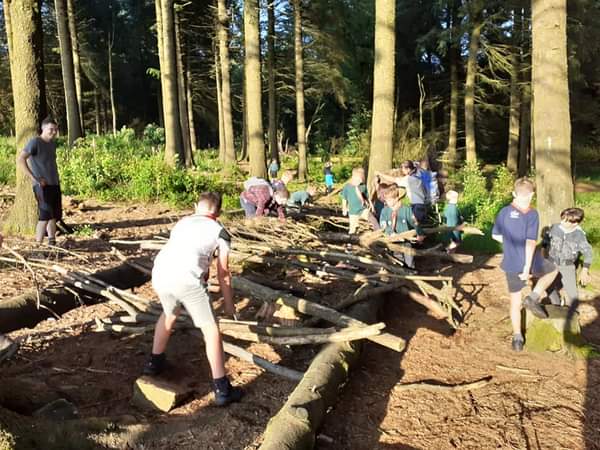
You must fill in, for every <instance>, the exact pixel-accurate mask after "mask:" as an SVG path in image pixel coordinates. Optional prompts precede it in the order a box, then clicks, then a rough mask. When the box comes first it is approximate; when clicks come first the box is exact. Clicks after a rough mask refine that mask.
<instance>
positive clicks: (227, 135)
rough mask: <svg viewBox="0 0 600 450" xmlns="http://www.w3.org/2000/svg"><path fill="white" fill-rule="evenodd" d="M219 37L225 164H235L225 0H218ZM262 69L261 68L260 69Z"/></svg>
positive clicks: (227, 20) (227, 23) (227, 22)
mask: <svg viewBox="0 0 600 450" xmlns="http://www.w3.org/2000/svg"><path fill="white" fill-rule="evenodd" d="M217 37H218V40H219V65H218V66H219V67H220V69H221V70H220V77H221V79H220V81H221V97H220V98H221V108H222V113H223V141H221V142H223V149H224V150H223V151H224V153H223V157H224V160H223V164H224V166H225V167H227V166H228V165H231V164H235V141H234V135H233V113H232V109H231V80H230V65H231V64H230V62H229V14H228V12H227V7H226V4H225V0H217ZM259 70H260V69H259Z"/></svg>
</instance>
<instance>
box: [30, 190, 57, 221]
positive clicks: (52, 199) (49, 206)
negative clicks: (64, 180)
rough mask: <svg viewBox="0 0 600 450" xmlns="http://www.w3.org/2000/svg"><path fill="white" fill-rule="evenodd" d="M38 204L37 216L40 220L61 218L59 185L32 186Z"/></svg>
mask: <svg viewBox="0 0 600 450" xmlns="http://www.w3.org/2000/svg"><path fill="white" fill-rule="evenodd" d="M33 193H34V194H35V199H36V200H37V204H38V216H39V219H40V220H41V221H47V220H53V219H55V220H60V219H62V194H61V192H60V186H44V187H42V186H40V185H39V184H36V185H35V186H33Z"/></svg>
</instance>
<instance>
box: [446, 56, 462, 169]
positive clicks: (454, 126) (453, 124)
mask: <svg viewBox="0 0 600 450" xmlns="http://www.w3.org/2000/svg"><path fill="white" fill-rule="evenodd" d="M448 56H449V57H450V123H449V126H448V150H447V159H448V166H449V167H455V166H456V160H457V154H456V153H457V152H456V147H457V144H456V143H457V138H458V102H459V98H458V97H459V95H460V94H459V91H458V69H457V64H458V61H457V60H458V58H459V54H458V50H457V49H456V47H455V46H454V45H453V46H452V47H450V49H449V55H448Z"/></svg>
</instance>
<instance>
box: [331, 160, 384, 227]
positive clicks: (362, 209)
mask: <svg viewBox="0 0 600 450" xmlns="http://www.w3.org/2000/svg"><path fill="white" fill-rule="evenodd" d="M340 195H341V196H342V213H343V214H344V216H346V215H347V216H348V219H349V220H350V227H349V230H348V232H349V233H350V234H355V233H356V230H357V229H358V224H359V222H360V219H363V220H368V221H369V223H371V225H372V226H373V229H374V230H378V229H379V223H378V222H377V219H376V218H375V216H374V215H373V213H372V212H371V210H372V209H373V207H372V205H371V203H370V202H369V200H368V199H369V195H368V194H367V186H366V185H365V171H364V169H363V168H361V167H355V168H354V169H352V177H351V178H350V180H349V181H348V182H347V183H346V185H345V186H344V188H343V189H342V192H341V194H340Z"/></svg>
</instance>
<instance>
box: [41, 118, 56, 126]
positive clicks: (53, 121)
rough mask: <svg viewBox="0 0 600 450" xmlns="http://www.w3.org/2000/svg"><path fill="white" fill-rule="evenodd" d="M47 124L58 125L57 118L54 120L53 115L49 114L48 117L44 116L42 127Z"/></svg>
mask: <svg viewBox="0 0 600 450" xmlns="http://www.w3.org/2000/svg"><path fill="white" fill-rule="evenodd" d="M46 125H55V126H58V122H57V121H56V120H54V119H53V118H52V117H50V116H48V117H46V118H44V120H42V128H44V127H45V126H46Z"/></svg>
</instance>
